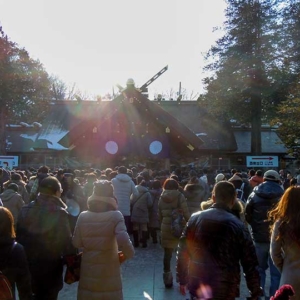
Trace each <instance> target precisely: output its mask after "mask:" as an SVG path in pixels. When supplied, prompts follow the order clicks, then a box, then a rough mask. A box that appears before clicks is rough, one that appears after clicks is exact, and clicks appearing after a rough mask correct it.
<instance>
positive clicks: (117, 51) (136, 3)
mask: <svg viewBox="0 0 300 300" xmlns="http://www.w3.org/2000/svg"><path fill="white" fill-rule="evenodd" d="M225 6H226V4H225V1H224V0H151V1H149V0H127V1H124V0H84V1H83V0H81V1H79V0H26V1H25V0H0V24H1V25H2V27H3V30H4V32H5V33H6V34H7V35H8V37H9V38H10V39H11V40H12V41H14V42H17V43H18V44H19V46H21V47H24V48H25V49H26V50H27V51H28V52H29V54H30V56H31V57H32V58H34V59H38V60H40V62H41V63H42V64H43V65H44V67H45V69H46V71H47V72H48V73H49V74H50V75H55V76H58V77H59V78H60V79H61V80H63V81H64V82H65V83H66V84H67V85H68V86H72V85H73V84H76V87H77V88H78V89H79V90H81V91H82V93H84V94H86V95H102V96H103V95H105V94H106V93H112V90H113V88H114V90H115V91H117V90H118V89H117V87H116V84H120V85H121V86H124V87H125V86H126V81H127V79H129V78H133V79H134V81H135V83H136V86H137V87H139V86H142V85H143V84H144V83H145V82H147V81H148V80H149V79H150V78H151V77H152V76H154V75H155V74H156V73H157V72H158V71H160V70H161V69H162V68H163V67H165V66H166V65H168V71H167V72H165V73H164V74H163V75H162V76H161V77H159V78H158V79H157V80H156V81H154V82H153V83H152V84H151V85H150V86H149V95H150V98H151V97H153V96H154V95H155V94H157V93H161V94H170V92H171V91H174V92H178V90H179V84H180V83H181V86H182V89H185V90H186V94H187V95H188V96H190V98H191V97H193V96H195V95H196V94H197V93H199V92H203V86H202V83H201V80H202V79H203V78H204V77H205V74H204V73H203V70H202V69H203V66H204V65H205V63H204V59H203V55H202V53H204V52H206V51H208V50H209V49H210V47H211V45H213V44H214V43H215V41H216V40H217V38H219V37H220V36H221V32H215V33H213V28H214V27H217V26H221V25H222V22H223V21H224V9H225Z"/></svg>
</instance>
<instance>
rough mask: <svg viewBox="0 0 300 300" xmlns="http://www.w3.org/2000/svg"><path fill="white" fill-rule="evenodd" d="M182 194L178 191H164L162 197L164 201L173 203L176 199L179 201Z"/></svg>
mask: <svg viewBox="0 0 300 300" xmlns="http://www.w3.org/2000/svg"><path fill="white" fill-rule="evenodd" d="M180 194H181V193H180V192H179V191H178V190H163V192H162V194H161V196H160V197H161V199H162V200H163V201H165V202H167V203H171V202H173V201H174V199H176V201H177V199H178V198H179V195H180Z"/></svg>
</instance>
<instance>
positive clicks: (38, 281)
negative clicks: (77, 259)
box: [17, 176, 75, 300]
mask: <svg viewBox="0 0 300 300" xmlns="http://www.w3.org/2000/svg"><path fill="white" fill-rule="evenodd" d="M61 193H62V188H61V184H60V182H59V181H58V180H57V178H55V177H52V176H48V177H46V178H44V179H43V180H42V181H41V183H40V185H39V194H38V196H37V198H36V200H34V201H32V202H31V203H29V204H28V205H25V206H23V207H22V209H21V212H20V215H19V220H18V224H17V241H18V242H20V243H21V244H22V245H23V246H24V249H25V252H26V254H27V258H28V262H29V268H30V273H31V277H32V290H33V293H34V294H35V297H36V299H39V300H44V299H47V300H56V299H57V297H58V293H59V291H60V290H61V289H62V287H63V276H62V275H63V262H64V261H63V257H64V255H69V254H74V253H75V251H74V247H73V246H72V234H71V230H70V224H69V220H68V212H67V210H66V208H67V206H66V205H65V203H64V202H63V201H62V200H61V198H60V196H61Z"/></svg>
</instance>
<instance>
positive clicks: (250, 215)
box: [245, 170, 283, 296]
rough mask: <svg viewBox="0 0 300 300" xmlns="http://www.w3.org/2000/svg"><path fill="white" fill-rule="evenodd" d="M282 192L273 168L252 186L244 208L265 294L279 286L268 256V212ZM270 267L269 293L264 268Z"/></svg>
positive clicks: (278, 274)
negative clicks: (261, 181) (266, 288)
mask: <svg viewBox="0 0 300 300" xmlns="http://www.w3.org/2000/svg"><path fill="white" fill-rule="evenodd" d="M282 194H283V189H282V188H281V179H280V176H279V174H278V172H276V171H275V170H268V171H266V172H265V173H264V182H263V183H261V184H260V185H258V186H257V187H255V188H254V190H253V192H252V193H251V194H250V196H249V198H248V200H247V203H246V208H245V217H246V221H247V222H248V224H249V225H250V229H251V235H252V238H253V241H254V245H255V250H256V255H257V258H258V264H259V274H260V283H261V286H262V288H263V290H264V295H265V296H273V295H274V294H275V292H276V290H277V289H278V287H279V282H280V272H279V271H278V270H277V269H276V267H275V266H274V264H273V262H272V259H271V257H270V232H269V227H270V225H271V224H270V221H267V219H268V213H269V211H271V210H272V209H273V207H274V206H275V205H276V204H277V203H278V201H279V200H280V198H281V196H282ZM268 268H269V269H270V277H271V285H270V289H269V295H266V292H265V282H266V270H267V269H268Z"/></svg>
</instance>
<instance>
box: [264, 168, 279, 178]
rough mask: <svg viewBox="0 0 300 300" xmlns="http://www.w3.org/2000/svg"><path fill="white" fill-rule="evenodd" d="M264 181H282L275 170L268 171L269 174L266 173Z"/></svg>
mask: <svg viewBox="0 0 300 300" xmlns="http://www.w3.org/2000/svg"><path fill="white" fill-rule="evenodd" d="M264 179H266V180H271V181H281V179H280V175H279V173H278V172H276V171H275V170H268V171H267V172H265V174H264Z"/></svg>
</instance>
